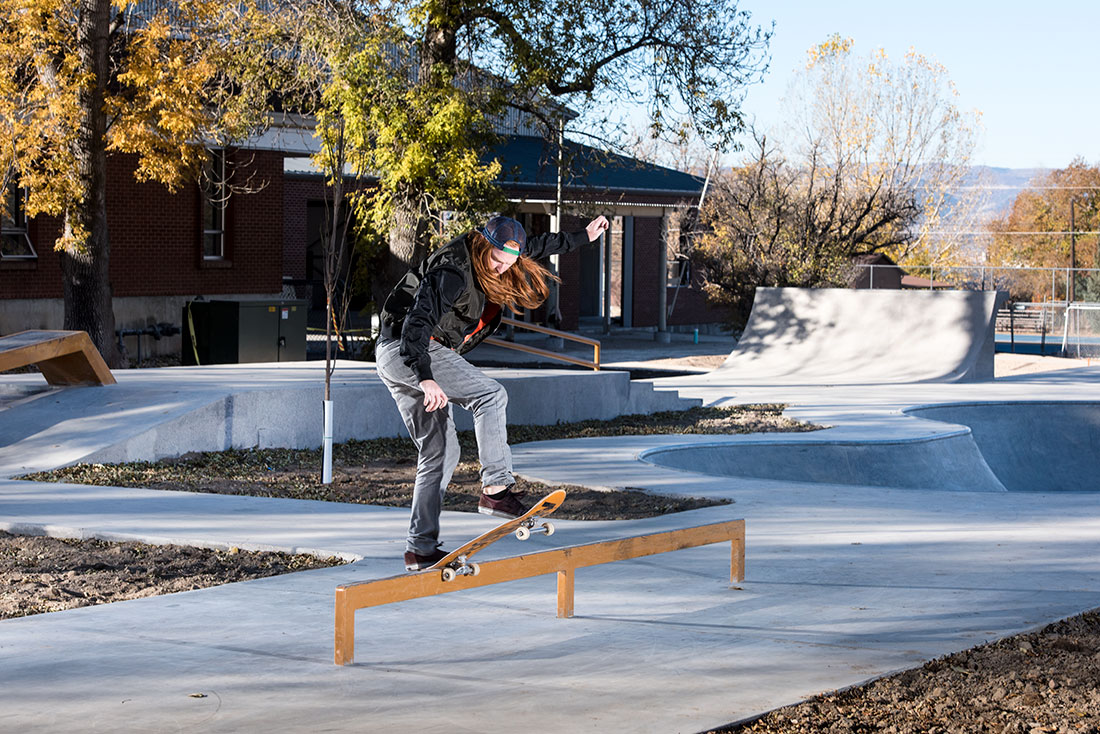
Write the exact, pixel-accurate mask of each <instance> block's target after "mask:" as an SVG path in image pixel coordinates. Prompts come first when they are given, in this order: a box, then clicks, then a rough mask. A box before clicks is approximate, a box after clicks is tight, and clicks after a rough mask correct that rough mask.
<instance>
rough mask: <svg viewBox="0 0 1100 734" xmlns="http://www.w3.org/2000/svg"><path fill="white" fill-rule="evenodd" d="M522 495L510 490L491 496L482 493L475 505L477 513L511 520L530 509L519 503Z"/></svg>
mask: <svg viewBox="0 0 1100 734" xmlns="http://www.w3.org/2000/svg"><path fill="white" fill-rule="evenodd" d="M523 494H524V493H523V492H513V491H512V490H510V489H506V490H504V491H503V492H501V493H499V494H491V495H490V494H485V493H484V492H483V493H482V495H481V499H480V500H478V503H477V511H478V512H480V513H481V514H482V515H492V516H493V517H503V518H506V519H508V520H512V519H514V518H517V517H519V516H520V515H523V514H525V513H526V512H527V511H528V510H529V509H531V508H530V507H527V506H526V505H524V504H523V503H522V502H520V501H519V500H520V497H523Z"/></svg>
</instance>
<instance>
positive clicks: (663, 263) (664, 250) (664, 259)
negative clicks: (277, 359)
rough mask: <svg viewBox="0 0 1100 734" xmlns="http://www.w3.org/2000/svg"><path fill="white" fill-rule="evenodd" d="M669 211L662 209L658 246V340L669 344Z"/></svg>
mask: <svg viewBox="0 0 1100 734" xmlns="http://www.w3.org/2000/svg"><path fill="white" fill-rule="evenodd" d="M668 219H669V217H668V211H667V210H662V211H661V241H660V245H658V247H657V257H658V262H657V333H656V334H654V335H653V338H654V339H655V340H656V341H659V342H662V343H664V344H668V343H669V342H671V341H672V335H671V334H669V333H668V224H669V222H668Z"/></svg>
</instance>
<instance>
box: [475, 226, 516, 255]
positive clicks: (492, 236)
mask: <svg viewBox="0 0 1100 734" xmlns="http://www.w3.org/2000/svg"><path fill="white" fill-rule="evenodd" d="M477 231H478V232H480V233H481V234H482V236H484V237H485V239H487V240H489V244H491V245H492V246H493V247H495V248H497V249H498V250H503V251H504V252H507V253H508V254H510V255H516V256H519V255H522V254H523V251H524V250H525V249H526V248H527V233H526V232H525V231H524V230H523V225H522V224H520V223H519V222H517V221H516V220H514V219H512V218H511V217H500V216H498V217H493V218H492V219H490V220H489V221H488V222H487V223H486V224H485V226H484V227H482V228H481V229H479V230H477ZM509 241H511V242H514V243H516V244H517V245H519V249H518V250H517V249H516V248H515V247H512V246H510V245H509V244H508V242H509Z"/></svg>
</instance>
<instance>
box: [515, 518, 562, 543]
mask: <svg viewBox="0 0 1100 734" xmlns="http://www.w3.org/2000/svg"><path fill="white" fill-rule="evenodd" d="M535 533H544V534H546V535H553V534H554V523H552V522H543V523H541V524H540V519H539V518H538V517H532V518H529V519H527V520H524V521H523V524H522V525H520V526H519V527H518V528H516V538H518V539H519V540H527V539H528V538H530V537H531V536H532V535H534V534H535Z"/></svg>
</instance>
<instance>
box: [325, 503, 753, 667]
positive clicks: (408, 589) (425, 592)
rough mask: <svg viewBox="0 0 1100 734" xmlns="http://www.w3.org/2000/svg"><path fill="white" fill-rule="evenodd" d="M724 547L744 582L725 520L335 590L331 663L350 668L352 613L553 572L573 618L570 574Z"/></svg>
mask: <svg viewBox="0 0 1100 734" xmlns="http://www.w3.org/2000/svg"><path fill="white" fill-rule="evenodd" d="M725 542H728V543H730V546H731V548H730V583H735V582H738V581H742V580H743V579H744V578H745V521H744V520H728V521H726V522H719V523H713V524H710V525H699V526H697V527H693V528H681V529H679V530H669V531H666V532H663V533H653V534H651V535H637V536H634V537H631V538H620V539H618V540H602V541H598V542H596V543H587V544H585V545H574V546H571V547H568V548H555V549H552V550H545V551H540V552H538V553H530V554H527V555H522V556H515V557H513V558H502V559H500V560H496V561H486V562H484V563H481V564H479V565H480V567H481V572H480V573H479V574H478V575H477V576H458V577H457V578H455V579H454V580H453V581H444V580H443V578H442V574H441V573H440V571H439V570H438V569H436V570H432V571H421V572H419V573H412V574H402V575H400V576H391V577H389V578H385V579H378V580H376V581H364V582H361V583H356V584H345V585H342V586H337V587H336V646H335V656H334V657H335V663H336V664H337V665H350V664H351V663H352V661H353V660H354V658H355V610H356V609H365V608H366V607H376V606H381V605H382V604H393V603H395V602H400V601H408V600H410V599H420V598H422V597H425V596H435V595H436V594H446V593H447V592H450V591H462V590H463V589H473V588H476V587H478V586H489V585H490V584H499V583H503V582H505V581H517V580H519V579H526V578H531V577H532V576H542V575H545V574H550V573H557V575H558V617H559V618H563V619H565V618H569V617H572V616H573V582H574V578H575V573H574V572H575V571H576V570H577V569H578V568H583V567H585V566H596V565H599V564H602V563H611V562H613V561H625V560H629V559H631V558H641V557H642V556H652V555H656V554H658V553H668V552H669V551H675V550H681V549H683V548H695V547H697V546H701V545H712V544H714V543H725Z"/></svg>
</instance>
